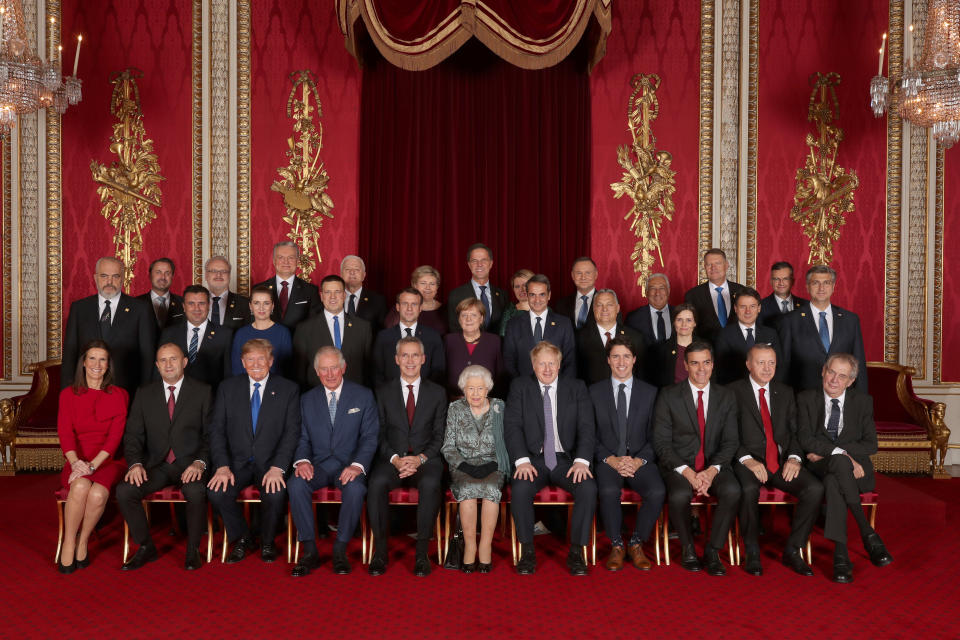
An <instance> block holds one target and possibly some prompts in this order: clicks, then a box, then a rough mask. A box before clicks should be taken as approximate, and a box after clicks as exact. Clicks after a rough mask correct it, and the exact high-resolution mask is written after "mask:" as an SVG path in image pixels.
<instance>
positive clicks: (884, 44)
mask: <svg viewBox="0 0 960 640" xmlns="http://www.w3.org/2000/svg"><path fill="white" fill-rule="evenodd" d="M886 48H887V34H883V42H882V43H880V62H879V64H878V65H877V75H878V76H882V75H883V51H884V49H886Z"/></svg>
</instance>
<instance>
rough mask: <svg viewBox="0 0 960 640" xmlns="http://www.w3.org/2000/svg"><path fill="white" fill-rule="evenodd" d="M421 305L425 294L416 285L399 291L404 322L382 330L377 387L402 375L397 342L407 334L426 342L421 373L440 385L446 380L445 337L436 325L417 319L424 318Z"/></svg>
mask: <svg viewBox="0 0 960 640" xmlns="http://www.w3.org/2000/svg"><path fill="white" fill-rule="evenodd" d="M421 304H423V294H421V293H420V292H419V291H417V290H416V289H414V288H413V287H407V288H406V289H404V290H403V291H401V292H400V293H398V294H397V313H398V314H399V316H400V322H399V323H397V324H396V325H395V326H393V327H388V328H386V329H383V330H381V331H380V333H378V334H377V340H376V342H374V344H373V374H374V379H375V381H376V383H377V386H380V385H381V384H383V383H384V382H387V381H388V380H395V379H397V378H398V377H400V368H399V367H398V366H397V364H398V363H397V361H396V355H397V343H398V342H399V341H400V338H407V337H415V338H418V339H419V340H420V342H421V343H422V344H423V352H424V357H425V358H426V360H425V361H424V363H423V369H422V371H420V374H422V375H423V376H424V377H425V378H427V379H429V380H433V381H434V382H436V383H438V384H445V383H446V379H447V360H446V356H445V355H444V352H443V338H442V337H441V336H440V334H439V333H437V332H436V330H435V329H433V328H432V327H428V326H426V325H424V324H421V323H420V322H418V321H417V320H418V319H419V318H420V305H421Z"/></svg>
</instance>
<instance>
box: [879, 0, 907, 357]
mask: <svg viewBox="0 0 960 640" xmlns="http://www.w3.org/2000/svg"><path fill="white" fill-rule="evenodd" d="M889 33H890V36H889V38H888V40H887V42H888V46H889V49H890V62H889V65H890V66H889V69H890V75H891V76H896V77H899V76H900V74H901V73H902V71H903V0H890V27H889ZM902 148H903V120H902V119H901V118H899V117H895V115H894V114H891V117H889V118H887V224H886V228H887V238H886V247H885V249H886V261H885V262H886V267H885V276H884V307H883V308H884V312H883V359H884V361H885V362H893V363H896V362H899V359H900V291H901V289H900V181H901V179H902V173H903V169H902V167H901V164H902Z"/></svg>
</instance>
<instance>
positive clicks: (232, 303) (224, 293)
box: [203, 256, 251, 331]
mask: <svg viewBox="0 0 960 640" xmlns="http://www.w3.org/2000/svg"><path fill="white" fill-rule="evenodd" d="M231 270H232V267H231V266H230V261H229V260H227V259H226V258H224V257H223V256H213V257H212V258H209V259H208V260H207V262H206V263H205V264H204V266H203V278H204V280H205V281H206V283H207V289H208V290H209V291H210V315H209V320H210V324H211V325H213V326H214V327H226V328H227V329H230V330H231V331H236V330H237V329H239V328H240V327H242V326H244V325H246V324H250V321H251V317H250V299H249V298H247V297H246V296H242V295H240V294H239V293H234V292H233V291H230V289H229V287H230V271H231Z"/></svg>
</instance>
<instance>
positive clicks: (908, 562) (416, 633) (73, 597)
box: [0, 475, 960, 640]
mask: <svg viewBox="0 0 960 640" xmlns="http://www.w3.org/2000/svg"><path fill="white" fill-rule="evenodd" d="M56 484H57V478H56V477H55V476H52V475H21V476H17V477H15V478H0V488H2V490H0V506H2V513H3V519H2V521H0V549H2V550H3V558H4V562H3V575H4V579H3V587H2V592H0V598H2V602H4V603H5V606H4V609H5V610H6V615H4V616H3V626H2V627H0V637H37V638H45V637H94V638H131V637H132V638H142V637H151V638H152V637H160V636H164V637H174V638H176V637H214V638H219V637H240V638H252V637H257V638H263V637H282V636H288V637H289V636H290V634H296V635H299V634H302V633H304V632H305V633H306V635H308V636H311V637H317V636H320V637H330V636H333V635H334V634H336V635H345V636H348V637H351V638H368V637H390V638H397V639H403V638H410V639H411V640H422V638H424V637H428V638H432V637H441V636H452V637H457V638H487V639H492V638H514V637H521V636H524V637H551V638H577V639H578V640H585V639H589V638H597V637H611V638H613V637H616V638H637V637H641V636H648V635H650V634H654V635H655V636H656V635H658V636H660V637H671V638H677V637H679V638H686V637H701V636H704V637H707V636H708V637H714V638H720V637H733V636H738V637H747V638H755V637H761V636H766V637H776V638H778V639H781V638H817V637H823V638H836V637H845V638H924V639H931V638H957V637H960V607H958V602H960V578H958V576H960V562H958V561H957V559H956V558H957V556H956V554H957V529H958V527H960V514H958V513H957V510H956V509H955V508H951V507H955V505H956V504H958V502H960V479H954V480H937V481H934V480H929V479H919V478H885V477H881V478H879V479H878V490H879V491H880V494H881V506H880V510H879V512H878V516H877V530H878V531H879V533H880V535H881V536H882V537H883V539H884V541H885V542H886V543H887V546H888V548H889V549H890V551H891V553H892V554H893V556H894V558H895V562H894V563H893V564H892V565H891V566H889V567H886V568H883V569H878V568H876V567H874V566H873V565H871V564H870V562H869V560H868V559H867V557H866V556H865V554H864V553H863V549H862V546H861V545H860V544H859V541H858V540H855V539H854V540H852V544H851V546H850V549H851V558H852V560H853V562H854V565H855V573H854V575H855V581H854V583H853V584H851V585H836V584H834V583H832V582H831V581H830V580H829V574H830V566H831V553H832V548H831V547H830V546H829V545H827V544H826V543H825V542H824V540H823V538H822V537H821V536H820V534H819V531H817V532H816V533H815V535H814V570H815V571H816V573H817V575H816V577H814V578H802V577H800V576H797V575H794V574H793V573H792V572H790V571H788V570H787V569H786V568H785V567H783V566H782V565H780V563H779V553H780V544H781V540H782V538H781V533H783V531H784V529H785V527H786V526H787V516H786V513H787V512H786V511H785V510H784V511H780V512H778V514H777V515H778V517H777V518H776V520H775V522H774V523H771V522H770V521H769V519H768V518H767V516H766V514H765V518H766V523H767V524H766V526H767V527H768V529H769V528H771V527H772V529H773V530H774V532H773V534H772V535H768V536H767V537H766V539H765V546H764V570H765V573H764V575H763V577H760V578H754V577H751V576H748V575H746V574H745V573H743V571H742V570H740V569H739V568H737V567H731V568H728V570H729V574H728V575H727V576H726V577H725V578H711V577H709V576H707V575H705V574H703V573H701V574H690V573H687V572H685V571H683V570H682V569H681V568H680V567H679V566H678V565H677V564H673V565H671V566H670V567H666V566H661V567H656V566H655V567H654V568H653V570H652V571H650V572H649V573H641V572H639V571H636V570H634V569H633V568H632V567H629V566H628V567H625V568H624V570H623V571H620V572H618V573H609V572H607V571H606V570H604V569H603V568H602V567H600V566H599V565H598V566H597V567H593V568H591V573H590V575H589V576H588V577H586V578H572V577H570V576H569V575H568V574H567V572H566V568H565V566H564V560H565V556H566V548H565V546H564V545H563V543H562V541H561V540H560V539H558V538H554V537H552V536H539V537H538V538H537V545H538V571H537V574H536V575H535V576H532V577H522V576H517V575H516V574H515V573H514V572H513V569H512V567H511V566H510V554H509V544H508V543H506V542H504V541H501V540H499V539H498V540H497V543H496V545H497V548H496V549H495V555H494V569H493V573H491V574H490V575H486V576H484V575H479V574H473V575H469V576H468V575H462V574H459V573H455V572H451V571H445V570H443V569H441V568H439V567H435V569H434V572H433V574H432V575H430V576H429V577H428V578H415V577H414V576H413V575H412V569H413V541H412V540H411V539H410V538H409V537H407V536H403V535H399V536H396V537H394V538H393V539H392V543H393V547H394V553H392V555H391V563H390V566H389V569H388V571H387V574H386V575H384V576H382V577H379V578H372V577H370V576H369V575H367V573H366V571H365V568H364V567H361V565H360V563H359V555H360V554H359V542H356V543H355V546H354V548H353V549H352V551H353V553H352V558H353V559H354V561H355V562H354V572H353V573H352V574H351V575H349V576H335V575H333V573H332V572H331V570H330V562H329V553H330V542H329V541H321V553H322V554H323V555H324V556H325V563H324V565H323V566H322V567H321V568H320V570H319V571H317V572H315V573H314V574H312V575H310V576H308V577H306V578H301V579H294V578H291V577H290V575H289V569H290V567H289V565H287V564H286V563H285V562H277V563H275V564H273V565H265V564H263V563H262V562H260V559H259V557H253V558H248V559H247V560H245V561H244V562H243V563H241V564H239V565H233V566H224V565H221V564H220V562H219V560H215V561H214V562H213V563H212V564H211V565H205V566H204V567H203V568H202V569H201V570H200V571H199V572H196V573H193V574H188V573H187V572H185V571H184V570H183V568H182V565H183V539H182V538H171V537H168V536H167V534H166V531H167V529H168V526H169V525H168V522H167V519H166V516H165V513H166V512H165V509H164V508H163V507H157V508H156V509H155V511H154V514H155V520H154V525H155V527H154V539H155V541H156V542H157V544H158V546H159V548H160V552H161V558H160V560H159V561H157V562H155V563H153V564H150V565H148V566H147V567H145V568H143V569H141V570H139V571H135V572H132V573H129V574H128V573H124V572H121V571H120V570H119V567H120V556H121V540H120V539H121V536H122V523H121V521H120V520H119V516H117V515H116V511H115V510H113V517H112V519H111V520H110V521H109V523H108V524H107V525H106V526H104V527H103V528H102V530H101V533H100V534H99V538H97V539H95V540H93V541H92V543H91V550H90V553H91V559H92V565H91V567H89V568H88V569H84V570H82V571H78V572H76V573H74V574H72V575H68V576H62V575H60V574H58V573H57V572H56V569H55V567H54V564H53V553H54V550H55V548H56V524H57V520H56V507H55V504H54V501H53V498H52V492H53V490H54V489H55V488H56ZM850 526H851V531H855V527H854V526H853V524H852V521H851V525H850ZM854 538H855V536H854ZM278 540H279V538H278ZM599 545H600V546H599V549H598V552H599V553H598V559H599V558H600V557H605V556H606V553H607V551H608V548H607V547H606V540H605V539H604V538H603V537H601V538H600V542H599ZM698 546H699V543H698ZM674 553H677V548H676V546H674ZM674 558H676V556H674Z"/></svg>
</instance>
